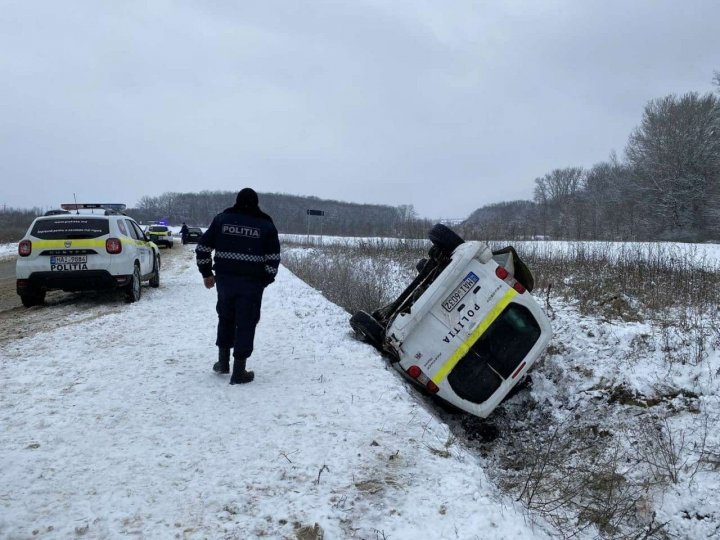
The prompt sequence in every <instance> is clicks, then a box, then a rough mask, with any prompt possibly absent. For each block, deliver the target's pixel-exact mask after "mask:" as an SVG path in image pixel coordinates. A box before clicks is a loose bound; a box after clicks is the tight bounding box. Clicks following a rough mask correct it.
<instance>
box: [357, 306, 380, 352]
mask: <svg viewBox="0 0 720 540" xmlns="http://www.w3.org/2000/svg"><path fill="white" fill-rule="evenodd" d="M350 326H351V327H352V329H353V330H355V333H356V334H358V336H359V337H360V338H361V339H362V340H363V341H366V342H367V343H370V344H371V345H373V346H375V347H376V348H378V349H381V348H382V343H383V340H384V338H385V329H384V328H383V327H382V325H381V324H380V323H379V322H378V321H377V320H376V319H375V318H374V317H373V316H372V315H370V314H369V313H366V312H365V311H358V312H357V313H355V315H353V316H352V317H350Z"/></svg>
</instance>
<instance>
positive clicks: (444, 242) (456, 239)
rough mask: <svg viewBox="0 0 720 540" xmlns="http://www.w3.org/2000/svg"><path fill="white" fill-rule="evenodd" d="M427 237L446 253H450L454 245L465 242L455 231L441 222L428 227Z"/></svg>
mask: <svg viewBox="0 0 720 540" xmlns="http://www.w3.org/2000/svg"><path fill="white" fill-rule="evenodd" d="M428 238H430V241H431V242H432V243H433V245H435V246H437V247H438V248H439V249H440V251H442V252H443V253H445V254H446V255H450V254H451V253H452V252H453V251H455V248H456V247H458V246H459V245H460V244H462V243H464V242H465V240H463V239H462V238H460V236H458V234H457V233H456V232H455V231H453V230H452V229H450V228H449V227H446V226H445V225H443V224H442V223H438V224H436V225H435V226H434V227H433V228H432V229H430V232H429V233H428Z"/></svg>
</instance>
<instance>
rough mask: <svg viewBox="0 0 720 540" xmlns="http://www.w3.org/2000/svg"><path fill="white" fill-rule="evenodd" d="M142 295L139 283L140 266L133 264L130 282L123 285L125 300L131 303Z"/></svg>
mask: <svg viewBox="0 0 720 540" xmlns="http://www.w3.org/2000/svg"><path fill="white" fill-rule="evenodd" d="M141 296H142V284H141V283H140V266H138V265H137V264H136V265H135V269H134V270H133V274H132V277H131V278H130V283H128V284H127V285H126V287H125V300H126V301H127V302H128V303H129V304H132V303H133V302H137V301H138V300H140V297H141Z"/></svg>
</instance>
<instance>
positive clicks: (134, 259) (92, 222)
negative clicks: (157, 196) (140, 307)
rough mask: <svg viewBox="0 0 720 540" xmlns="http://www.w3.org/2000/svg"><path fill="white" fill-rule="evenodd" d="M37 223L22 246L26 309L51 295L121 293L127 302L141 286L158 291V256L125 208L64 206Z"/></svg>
mask: <svg viewBox="0 0 720 540" xmlns="http://www.w3.org/2000/svg"><path fill="white" fill-rule="evenodd" d="M61 207H62V210H51V211H49V212H47V213H46V214H45V215H44V216H42V217H38V218H35V220H34V221H33V222H32V224H31V225H30V228H29V229H28V231H27V233H26V234H25V236H24V237H23V239H22V240H21V241H20V243H19V244H18V259H17V263H16V266H15V272H16V276H17V293H18V294H19V295H20V299H21V300H22V303H23V305H24V306H26V307H31V306H34V305H38V304H42V303H43V302H44V301H45V293H46V292H47V291H50V290H56V289H59V290H63V291H92V290H101V289H121V290H122V291H123V292H124V294H125V298H126V299H127V301H128V302H136V301H137V300H139V299H140V295H141V291H142V289H141V286H140V285H141V282H142V281H145V280H147V281H149V283H150V286H151V287H159V286H160V251H159V249H158V247H157V245H155V244H154V243H153V242H151V241H150V240H149V239H148V237H147V236H146V235H145V233H143V231H142V229H141V228H140V226H139V225H138V224H137V222H136V221H135V220H134V219H132V218H131V217H129V216H126V215H125V214H123V213H122V210H124V209H125V205H124V204H63V205H61Z"/></svg>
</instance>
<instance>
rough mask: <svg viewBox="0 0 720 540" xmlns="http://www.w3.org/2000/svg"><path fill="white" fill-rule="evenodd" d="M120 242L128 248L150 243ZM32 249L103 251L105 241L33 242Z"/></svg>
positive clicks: (131, 240) (122, 239) (139, 241)
mask: <svg viewBox="0 0 720 540" xmlns="http://www.w3.org/2000/svg"><path fill="white" fill-rule="evenodd" d="M66 242H70V247H66V246H65V243H66ZM120 242H122V243H123V244H125V245H129V246H139V247H143V246H149V245H150V242H145V240H135V239H133V238H126V237H122V238H120ZM32 245H33V249H53V248H60V249H75V248H102V249H105V239H100V240H98V239H97V238H93V239H89V240H33V243H32Z"/></svg>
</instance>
